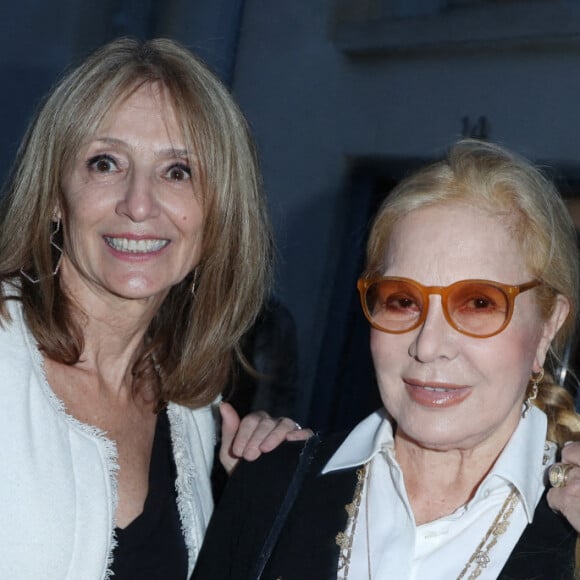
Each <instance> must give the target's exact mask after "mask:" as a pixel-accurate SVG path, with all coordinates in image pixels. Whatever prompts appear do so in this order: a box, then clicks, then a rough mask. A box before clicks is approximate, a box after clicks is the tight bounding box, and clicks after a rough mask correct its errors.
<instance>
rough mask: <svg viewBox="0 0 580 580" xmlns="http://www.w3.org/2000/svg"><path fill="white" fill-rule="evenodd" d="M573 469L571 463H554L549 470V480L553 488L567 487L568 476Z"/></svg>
mask: <svg viewBox="0 0 580 580" xmlns="http://www.w3.org/2000/svg"><path fill="white" fill-rule="evenodd" d="M573 467H574V466H573V465H572V464H571V463H554V465H552V466H551V467H550V469H548V479H549V480H550V484H551V485H552V487H566V483H568V474H569V473H570V470H571V469H572V468H573Z"/></svg>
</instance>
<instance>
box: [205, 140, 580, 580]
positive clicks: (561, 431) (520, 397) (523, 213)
mask: <svg viewBox="0 0 580 580" xmlns="http://www.w3.org/2000/svg"><path fill="white" fill-rule="evenodd" d="M358 289H359V292H360V297H361V302H362V308H363V311H364V313H365V316H366V317H367V319H368V321H369V323H370V326H371V330H370V348H371V352H372V357H373V361H374V367H375V371H376V376H377V380H378V385H379V390H380V395H381V399H382V402H383V404H384V408H382V409H381V410H379V411H377V412H376V413H374V414H373V415H371V416H370V417H368V418H367V419H365V420H364V421H363V422H362V423H360V424H359V425H358V426H357V427H356V428H355V429H354V430H353V431H352V432H351V433H350V434H349V435H348V436H346V437H345V436H337V437H329V438H325V439H323V440H322V441H321V442H320V443H319V444H318V446H317V448H316V449H315V451H314V453H313V454H312V455H311V456H310V458H309V460H308V461H304V460H303V459H304V456H305V452H303V453H302V456H300V455H299V452H300V450H301V447H302V446H301V445H300V446H298V445H296V444H290V445H286V446H283V447H282V448H281V449H280V450H278V451H276V452H274V453H273V454H271V456H269V457H265V458H264V459H261V460H260V461H258V462H257V463H256V464H253V465H251V464H247V463H244V464H242V465H241V466H240V467H239V469H238V470H237V472H236V473H235V474H234V478H233V480H232V481H231V482H230V488H229V489H228V490H227V492H226V497H225V498H224V501H223V503H222V504H221V505H220V508H219V510H218V512H217V513H216V514H214V518H213V521H212V522H211V523H210V528H209V533H208V535H207V537H206V543H205V545H204V548H203V549H202V553H201V555H200V559H199V561H198V568H196V572H195V573H194V577H195V578H210V577H211V578H218V577H219V578H222V579H225V578H240V579H241V578H244V579H245V578H259V577H263V578H268V579H270V578H283V579H285V580H288V579H294V578H300V579H308V578H313V579H314V578H316V579H317V580H319V579H321V578H340V579H347V578H348V579H350V580H354V579H356V580H361V579H367V578H369V579H371V578H372V579H379V578H380V579H386V578H389V579H391V578H393V579H395V578H396V579H399V580H403V579H411V578H412V579H423V578H429V579H430V580H433V579H442V580H443V579H444V580H449V579H454V578H504V579H507V578H509V579H516V578H519V579H529V578H535V579H546V580H547V579H550V580H554V579H556V578H558V579H560V578H572V577H573V573H574V546H575V541H576V532H575V530H574V529H573V528H572V527H571V526H570V524H569V523H568V522H567V521H566V519H565V518H564V517H563V516H562V515H560V514H558V513H556V512H555V511H553V510H552V509H550V507H549V505H548V500H547V493H546V489H547V481H548V478H549V479H550V480H551V481H552V484H554V485H557V486H560V489H554V490H552V492H558V491H562V490H565V489H566V488H565V487H562V486H565V485H566V483H569V484H570V486H572V484H573V482H574V480H575V478H578V474H580V468H577V466H576V465H574V463H566V464H563V463H556V462H557V461H558V455H559V452H560V451H559V450H560V448H561V446H562V445H563V444H564V443H565V442H566V441H570V440H574V439H575V438H576V437H577V434H578V433H579V432H580V421H579V419H578V416H577V415H576V413H575V412H574V406H573V399H572V397H571V395H570V394H569V393H568V392H566V391H565V390H564V389H563V388H561V387H559V386H557V385H555V384H554V381H553V379H552V375H551V373H550V365H551V364H552V363H553V362H554V361H557V360H558V353H559V352H560V351H561V349H562V347H563V345H564V344H565V342H566V341H567V340H569V339H570V336H571V333H572V331H573V328H574V323H575V316H576V310H577V296H578V254H577V249H576V237H575V230H574V227H573V225H572V222H571V219H570V216H569V214H568V213H567V211H566V208H565V206H564V204H563V202H562V200H561V198H560V197H559V195H558V194H557V192H556V191H555V189H554V188H553V186H552V185H551V184H550V183H549V182H548V181H547V180H546V179H545V178H544V177H542V175H541V174H540V173H539V172H538V171H537V170H536V169H535V168H533V167H532V166H531V165H530V164H529V163H527V162H526V161H524V160H522V159H521V158H519V157H517V156H515V155H512V154H511V153H509V152H507V151H505V150H503V149H501V148H500V147H497V146H494V145H491V144H486V143H481V142H477V141H464V142H460V143H459V144H457V145H456V146H455V147H453V148H452V150H451V151H450V154H449V156H448V158H447V159H446V160H444V161H442V162H439V163H436V164H434V165H432V166H429V167H427V168H425V169H423V170H421V171H419V172H418V173H416V174H415V175H413V176H411V177H410V178H408V179H407V180H405V181H403V182H402V183H401V184H400V185H399V186H398V187H397V188H395V190H394V191H393V192H392V193H391V194H390V195H389V197H388V198H387V200H386V201H385V203H384V204H383V206H382V207H381V209H380V210H379V213H378V215H377V217H376V219H375V222H374V225H373V227H372V231H371V233H370V239H369V243H368V253H367V267H366V270H365V272H364V275H363V277H362V278H361V279H360V280H359V282H358ZM312 445H313V444H312V442H311V443H310V444H308V447H311V446H312ZM296 447H298V449H296ZM567 449H570V451H568V456H569V457H572V455H571V454H572V452H575V451H576V450H575V446H569V447H568V448H567ZM307 452H308V449H307V450H306V453H307ZM565 453H566V450H565ZM301 458H302V460H301ZM305 464H306V465H305ZM297 465H298V466H299V467H298V468H297V470H296V469H295V467H296V466H297ZM297 473H298V475H297ZM284 476H286V481H285V482H281V480H282V479H284ZM288 481H290V484H288ZM265 482H266V483H265ZM257 490H259V491H257ZM552 492H550V493H552ZM564 511H566V510H564ZM218 553H219V554H220V558H217V557H216V556H217V554H218ZM195 574H197V576H196V575H195Z"/></svg>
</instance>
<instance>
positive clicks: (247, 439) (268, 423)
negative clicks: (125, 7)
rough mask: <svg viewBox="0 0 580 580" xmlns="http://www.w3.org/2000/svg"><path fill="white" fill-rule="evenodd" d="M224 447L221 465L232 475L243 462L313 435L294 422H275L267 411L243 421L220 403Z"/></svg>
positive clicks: (284, 418) (283, 419)
mask: <svg viewBox="0 0 580 580" xmlns="http://www.w3.org/2000/svg"><path fill="white" fill-rule="evenodd" d="M220 413H221V416H222V444H221V448H220V461H221V462H222V465H223V466H224V468H225V470H226V471H227V472H228V473H231V472H232V470H233V469H234V467H235V466H236V465H237V463H238V461H239V460H240V459H241V458H244V459H246V460H248V461H254V459H257V458H258V457H260V455H261V454H262V453H268V451H272V449H275V448H276V447H278V445H280V443H282V442H283V441H301V440H304V439H308V438H309V437H310V436H311V435H312V431H311V430H310V429H301V428H300V426H299V425H298V424H297V423H296V422H295V421H292V419H288V418H286V417H281V418H280V419H273V418H272V417H270V415H268V413H266V412H264V411H256V412H255V413H250V414H249V415H246V416H245V417H244V418H243V419H242V420H241V421H240V418H239V417H238V414H237V412H236V410H235V409H234V408H233V407H232V406H231V405H230V404H229V403H221V405H220Z"/></svg>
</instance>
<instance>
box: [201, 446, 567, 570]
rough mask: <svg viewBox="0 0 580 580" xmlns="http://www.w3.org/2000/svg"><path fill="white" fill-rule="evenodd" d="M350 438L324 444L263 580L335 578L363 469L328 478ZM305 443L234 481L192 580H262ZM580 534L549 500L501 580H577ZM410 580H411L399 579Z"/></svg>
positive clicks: (246, 469) (247, 468)
mask: <svg viewBox="0 0 580 580" xmlns="http://www.w3.org/2000/svg"><path fill="white" fill-rule="evenodd" d="M343 439H344V436H333V437H330V438H327V439H324V440H322V441H321V442H320V443H319V445H318V446H317V449H316V453H315V456H314V458H313V460H312V461H311V463H310V467H309V470H308V473H307V475H306V477H305V479H304V481H303V482H302V485H301V487H300V490H299V492H298V495H297V497H296V500H295V501H294V504H293V506H292V508H291V510H290V512H289V514H288V517H287V519H286V522H285V525H284V526H283V528H282V531H281V534H280V536H279V539H278V541H277V543H276V545H275V548H274V550H273V553H272V556H271V557H270V559H269V561H268V563H267V564H266V566H265V569H264V573H263V575H262V576H261V577H260V578H262V579H263V580H309V579H312V580H325V579H327V580H331V579H332V580H336V574H337V563H338V546H337V545H336V534H337V533H338V532H340V531H343V530H344V529H345V527H346V523H347V513H346V511H345V509H344V506H345V505H346V504H348V503H350V502H351V501H352V497H353V493H354V487H355V484H356V470H357V469H358V467H356V468H353V469H347V470H344V471H340V472H333V473H329V474H326V475H321V470H322V468H323V467H324V465H325V464H326V462H327V461H328V460H329V458H330V457H331V456H332V454H333V453H334V452H335V451H336V449H337V448H338V447H339V445H340V444H341V443H342V441H343ZM302 445H303V444H302V443H286V444H284V445H282V446H280V447H279V448H278V449H276V450H275V451H273V452H271V453H267V454H265V455H264V456H262V457H261V458H260V459H259V460H258V461H256V462H253V463H247V462H242V463H241V464H240V465H239V467H238V468H237V469H236V471H235V473H234V474H233V475H232V477H231V480H230V482H229V484H228V486H227V488H226V491H225V493H224V496H223V497H222V499H221V501H220V503H219V505H218V507H217V508H216V511H215V512H214V515H213V517H212V520H211V521H210V524H209V528H208V531H207V535H206V538H205V542H204V545H203V547H202V550H201V553H200V555H199V558H198V560H197V565H196V568H195V570H194V573H193V576H192V580H218V579H219V580H257V576H256V575H255V573H254V570H255V566H256V561H257V558H258V555H259V553H260V550H261V548H262V545H263V543H264V540H265V538H266V536H267V534H268V531H269V529H270V527H271V525H272V522H273V521H274V518H275V516H276V512H277V510H278V507H279V506H280V504H281V502H282V500H283V498H284V496H285V494H286V489H287V486H288V482H289V481H290V480H291V478H292V475H293V473H294V470H295V468H296V465H297V463H298V457H299V454H300V451H301V449H302ZM575 542H576V533H575V531H574V530H573V529H572V527H571V526H569V524H568V523H567V522H566V521H565V520H564V518H562V517H560V516H558V515H556V514H555V513H554V512H553V511H552V510H551V509H550V508H549V507H548V504H547V502H546V494H544V496H543V497H542V499H541V501H540V503H539V505H538V507H537V509H536V512H535V514H534V521H533V522H532V524H530V525H528V526H527V527H526V529H525V530H524V533H523V535H522V537H521V538H520V540H519V542H518V543H517V545H516V546H515V548H514V550H513V552H512V554H511V556H510V557H509V559H508V561H507V563H506V565H505V567H504V569H503V570H502V573H501V575H500V576H499V578H500V579H501V580H564V579H572V578H573V569H574V549H575ZM393 580H404V579H393Z"/></svg>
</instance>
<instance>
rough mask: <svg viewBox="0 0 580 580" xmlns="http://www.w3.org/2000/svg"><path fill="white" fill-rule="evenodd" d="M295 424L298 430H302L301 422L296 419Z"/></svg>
mask: <svg viewBox="0 0 580 580" xmlns="http://www.w3.org/2000/svg"><path fill="white" fill-rule="evenodd" d="M294 425H295V426H296V428H295V430H296V431H300V430H301V429H302V425H300V423H296V421H295V422H294Z"/></svg>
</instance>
